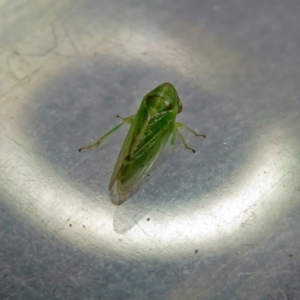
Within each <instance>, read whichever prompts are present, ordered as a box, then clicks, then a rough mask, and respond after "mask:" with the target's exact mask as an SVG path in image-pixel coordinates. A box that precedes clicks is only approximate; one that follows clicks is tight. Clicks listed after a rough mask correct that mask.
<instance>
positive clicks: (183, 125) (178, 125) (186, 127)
mask: <svg viewBox="0 0 300 300" xmlns="http://www.w3.org/2000/svg"><path fill="white" fill-rule="evenodd" d="M174 127H177V128H178V127H183V128H184V129H186V130H188V131H190V132H191V133H193V134H194V135H196V136H202V137H204V138H206V135H205V134H199V133H198V132H196V131H195V130H193V129H192V128H190V127H188V126H186V125H185V124H183V123H180V122H175V124H174Z"/></svg>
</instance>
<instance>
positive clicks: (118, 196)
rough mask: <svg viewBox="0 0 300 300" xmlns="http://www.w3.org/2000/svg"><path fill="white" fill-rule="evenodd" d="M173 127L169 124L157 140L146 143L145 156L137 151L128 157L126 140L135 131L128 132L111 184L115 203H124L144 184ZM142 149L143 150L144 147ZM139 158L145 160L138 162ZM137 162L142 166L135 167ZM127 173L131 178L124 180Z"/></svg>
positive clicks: (110, 188) (111, 195)
mask: <svg viewBox="0 0 300 300" xmlns="http://www.w3.org/2000/svg"><path fill="white" fill-rule="evenodd" d="M172 129H173V126H168V127H167V128H165V130H161V131H160V132H159V133H158V134H157V136H156V137H155V139H156V140H155V141H153V142H152V143H151V145H150V146H149V145H145V146H144V147H149V148H148V151H147V154H145V155H144V156H143V154H139V153H136V155H135V156H132V157H131V158H129V159H128V158H126V157H127V154H126V153H127V151H126V150H128V149H127V147H128V146H127V145H125V144H126V142H128V141H127V139H128V140H130V139H131V138H132V135H133V132H130V131H131V130H130V131H129V132H128V135H127V137H126V139H125V142H124V144H123V147H124V149H123V147H122V149H121V151H120V155H119V158H118V161H117V163H116V166H115V170H114V172H113V176H112V179H111V183H110V186H109V190H110V199H111V201H112V203H113V204H116V205H120V204H122V203H124V202H125V201H126V200H127V199H128V198H129V197H130V196H132V195H133V194H134V193H135V192H136V191H137V189H138V188H139V187H140V186H141V185H142V183H143V182H144V179H145V177H146V176H147V174H148V172H149V171H150V169H151V168H152V166H153V165H154V163H155V161H156V159H157V158H158V156H159V155H160V153H161V152H162V150H163V149H164V147H165V145H166V142H167V141H168V138H169V136H170V134H171V132H172ZM140 151H143V148H142V149H141V150H140ZM137 157H139V158H137ZM119 159H120V161H119ZM138 159H142V160H143V161H144V162H143V163H141V162H138V161H137V160H138ZM137 164H141V167H139V168H138V169H136V168H134V165H137ZM131 166H132V168H131ZM131 169H133V170H131ZM117 170H118V171H117ZM115 173H116V175H115ZM114 175H115V176H114ZM127 175H129V176H130V178H129V179H128V180H126V181H122V180H121V177H126V176H127Z"/></svg>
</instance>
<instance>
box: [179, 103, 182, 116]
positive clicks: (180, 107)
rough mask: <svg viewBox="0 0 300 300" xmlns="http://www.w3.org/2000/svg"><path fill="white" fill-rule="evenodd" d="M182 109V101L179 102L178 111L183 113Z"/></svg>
mask: <svg viewBox="0 0 300 300" xmlns="http://www.w3.org/2000/svg"><path fill="white" fill-rule="evenodd" d="M181 111H182V104H181V102H179V107H178V113H181Z"/></svg>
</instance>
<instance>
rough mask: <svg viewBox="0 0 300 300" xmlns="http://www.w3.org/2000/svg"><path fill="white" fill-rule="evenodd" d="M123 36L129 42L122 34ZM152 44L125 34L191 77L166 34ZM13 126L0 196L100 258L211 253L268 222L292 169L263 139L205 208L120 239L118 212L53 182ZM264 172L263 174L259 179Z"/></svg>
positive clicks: (131, 46) (2, 137) (1, 146)
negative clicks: (278, 188) (273, 197)
mask: <svg viewBox="0 0 300 300" xmlns="http://www.w3.org/2000/svg"><path fill="white" fill-rule="evenodd" d="M122 38H123V39H124V40H126V39H127V38H128V37H127V35H126V33H125V32H124V36H123V37H122ZM149 38H150V32H148V35H147V38H146V37H144V36H142V35H141V36H139V35H136V36H134V35H133V34H132V32H130V39H131V42H130V43H125V42H124V45H127V50H128V53H130V54H131V55H132V57H131V58H132V59H136V55H137V54H140V52H141V51H142V50H143V48H145V44H146V47H147V48H148V49H150V51H152V55H153V53H156V55H157V61H158V62H159V61H163V62H164V63H165V64H166V65H167V66H168V68H170V69H171V68H173V69H174V71H175V72H179V73H182V74H183V75H184V76H189V74H191V72H190V70H191V69H193V68H194V67H193V64H192V62H191V61H190V59H189V57H190V56H191V55H192V53H189V52H188V49H186V48H185V47H183V46H182V45H178V44H176V42H174V41H173V40H171V39H167V37H165V36H164V37H163V38H162V39H161V40H160V41H157V39H158V35H157V34H153V40H156V41H155V42H154V41H153V43H149ZM150 39H151V38H150ZM141 45H143V46H141ZM106 50H107V49H104V51H106ZM120 52H122V51H120ZM140 59H142V58H140ZM144 63H149V64H150V63H151V64H153V59H152V61H151V62H150V61H148V58H147V57H146V56H145V58H144ZM198 63H199V55H198ZM203 65H205V66H204V69H205V70H212V69H214V68H212V67H209V65H208V62H207V61H205V60H203ZM192 73H193V72H192ZM206 76H207V74H206ZM214 80H217V79H216V78H215V79H214ZM13 109H14V107H13V106H12V107H11V111H10V110H9V109H7V108H6V110H7V111H6V114H7V116H9V115H14V114H15V111H14V110H13ZM3 124H4V123H3ZM15 124H16V123H14V121H11V120H8V122H7V123H6V124H5V126H1V127H0V153H1V155H0V166H1V173H0V185H1V190H2V191H6V192H7V196H9V197H8V201H10V203H11V204H14V205H15V206H16V209H17V211H18V212H19V213H21V214H22V215H24V216H26V217H28V218H30V219H31V220H32V221H34V222H36V225H37V227H38V228H43V229H46V230H49V231H50V232H52V233H54V234H55V235H60V236H62V237H63V238H64V239H69V240H70V241H71V242H72V243H76V244H77V245H78V246H79V247H81V248H84V249H86V250H88V251H92V252H95V253H97V254H99V255H101V254H102V253H105V254H106V255H109V254H110V253H112V254H116V253H118V255H125V256H129V257H135V258H139V257H140V256H144V255H145V256H152V257H157V258H158V259H159V258H160V257H162V258H163V259H164V260H165V259H166V257H165V256H163V255H162V253H164V251H167V252H168V254H169V256H171V255H173V256H174V255H177V254H184V253H190V252H191V251H193V248H192V247H195V246H196V245H205V247H206V249H207V247H209V245H210V244H214V247H215V246H216V245H222V244H224V242H226V239H227V238H228V237H230V236H231V235H232V234H233V233H234V232H235V233H237V232H238V230H239V229H240V227H241V226H242V227H243V226H247V225H249V224H250V223H251V226H252V230H255V228H254V227H255V226H258V225H257V223H256V222H253V220H254V219H255V218H260V219H263V218H267V214H265V213H264V211H266V210H268V209H269V207H270V205H274V203H273V204H268V202H267V200H266V201H265V202H264V205H262V204H261V203H262V199H268V197H267V196H268V193H272V191H273V187H274V186H275V185H276V184H277V183H278V182H280V180H281V179H282V178H283V176H284V174H285V173H286V169H287V166H288V164H289V160H288V159H289V158H288V157H286V156H282V155H281V156H280V157H279V155H278V154H277V153H278V151H279V150H280V148H279V146H276V145H272V144H267V145H264V141H259V140H258V141H257V149H253V153H255V154H254V156H253V157H249V161H250V162H251V163H249V165H248V167H247V168H246V167H245V165H243V166H242V168H241V169H240V170H236V172H235V175H233V176H232V178H230V179H228V182H227V183H226V187H223V189H220V190H217V191H215V193H213V194H210V195H209V197H208V199H205V202H202V201H198V202H197V201H196V200H197V199H195V201H191V203H197V204H195V206H194V207H193V208H192V207H188V208H187V209H186V211H181V212H176V216H175V217H174V214H173V213H171V214H169V215H165V216H164V217H163V220H162V218H160V219H159V218H157V219H156V218H152V219H151V222H147V221H146V220H145V219H143V220H141V221H140V222H139V223H138V224H136V226H133V228H132V229H131V230H129V231H128V232H126V233H125V234H124V235H120V234H117V233H116V232H115V231H114V228H113V217H114V213H115V210H116V209H117V207H115V206H113V205H111V204H110V203H109V202H106V200H103V199H101V198H100V197H101V196H100V195H99V198H98V199H90V197H87V196H86V195H87V194H88V193H87V194H86V193H84V190H83V192H79V191H78V190H75V189H74V188H73V187H72V185H71V184H69V183H67V182H66V181H63V180H62V179H61V178H58V176H57V174H56V173H55V172H54V171H52V169H51V167H50V166H49V165H47V164H46V163H45V162H43V161H39V159H38V158H37V157H35V156H34V155H33V154H32V151H30V149H31V147H32V145H34V143H33V142H32V143H31V142H30V140H29V138H28V137H25V136H23V133H22V131H21V128H19V127H18V126H17V125H15ZM273 134H274V132H273V131H270V132H264V133H261V136H264V138H265V141H266V140H268V138H266V137H268V136H272V135H273ZM12 138H13V139H12ZM224 147H225V146H224ZM279 163H280V165H279ZM265 172H266V173H267V174H268V176H264V174H265ZM230 183H232V184H231V185H230ZM230 186H231V187H230ZM105 197H107V195H106V196H105ZM103 203H107V204H105V205H103ZM203 203H205V205H203ZM278 205H280V203H278ZM201 206H203V207H201ZM70 224H72V225H70ZM70 226H71V227H70ZM119 239H122V243H121V242H120V240H119ZM188 246H190V247H191V248H189V247H188ZM120 247H122V251H120ZM99 249H101V250H99Z"/></svg>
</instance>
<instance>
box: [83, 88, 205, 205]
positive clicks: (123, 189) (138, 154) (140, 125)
mask: <svg viewBox="0 0 300 300" xmlns="http://www.w3.org/2000/svg"><path fill="white" fill-rule="evenodd" d="M181 110H182V104H181V101H180V99H179V97H178V94H177V92H176V90H175V88H174V86H173V85H172V84H171V83H163V84H161V85H160V86H158V87H157V88H155V89H154V90H153V91H151V92H149V93H148V94H147V95H146V96H145V97H144V98H143V100H142V102H141V105H140V107H139V109H138V111H137V113H136V114H135V115H134V116H130V117H128V118H125V119H123V120H124V121H123V122H122V123H121V124H119V125H117V126H116V127H115V128H113V129H112V130H110V131H109V132H108V133H106V134H105V135H104V136H103V137H101V138H100V139H99V140H98V141H97V142H96V143H94V144H92V145H90V146H87V147H84V148H81V149H79V151H81V150H83V149H90V148H92V147H97V146H99V144H100V143H101V142H103V140H104V139H106V138H107V137H108V136H109V135H110V134H111V133H113V132H114V131H116V130H117V129H118V128H120V127H121V126H122V125H123V124H124V123H125V122H128V123H130V125H131V126H130V129H129V131H128V133H127V136H126V138H125V140H124V143H123V145H122V148H121V151H120V153H119V156H118V159H117V162H116V165H115V167H114V170H113V173H112V177H111V180H110V184H109V188H108V189H109V191H110V198H111V201H112V203H114V204H116V205H120V204H122V203H124V202H125V201H126V200H127V199H128V198H129V197H130V196H131V195H132V194H133V193H134V192H135V191H136V190H137V189H138V188H139V186H140V185H141V183H142V182H143V179H144V178H145V177H146V176H147V175H148V172H149V170H150V169H151V167H152V166H153V163H154V162H155V160H156V159H157V157H158V156H159V155H160V153H161V152H162V150H163V149H164V147H165V145H166V142H167V141H168V139H169V137H170V135H172V139H171V143H172V144H174V142H175V137H176V134H178V136H179V138H180V139H181V140H182V142H183V143H184V145H185V147H186V148H188V149H190V150H192V151H193V152H195V150H193V149H191V148H189V147H188V146H187V144H186V143H185V141H184V139H183V137H182V135H181V133H180V132H179V131H178V129H177V128H178V127H184V128H186V129H187V130H189V131H191V132H192V133H194V134H195V135H198V136H203V137H205V135H200V134H198V133H196V132H195V131H193V130H192V129H190V128H189V127H187V126H186V125H184V124H182V123H178V122H175V119H176V116H177V114H179V113H180V112H181Z"/></svg>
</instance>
